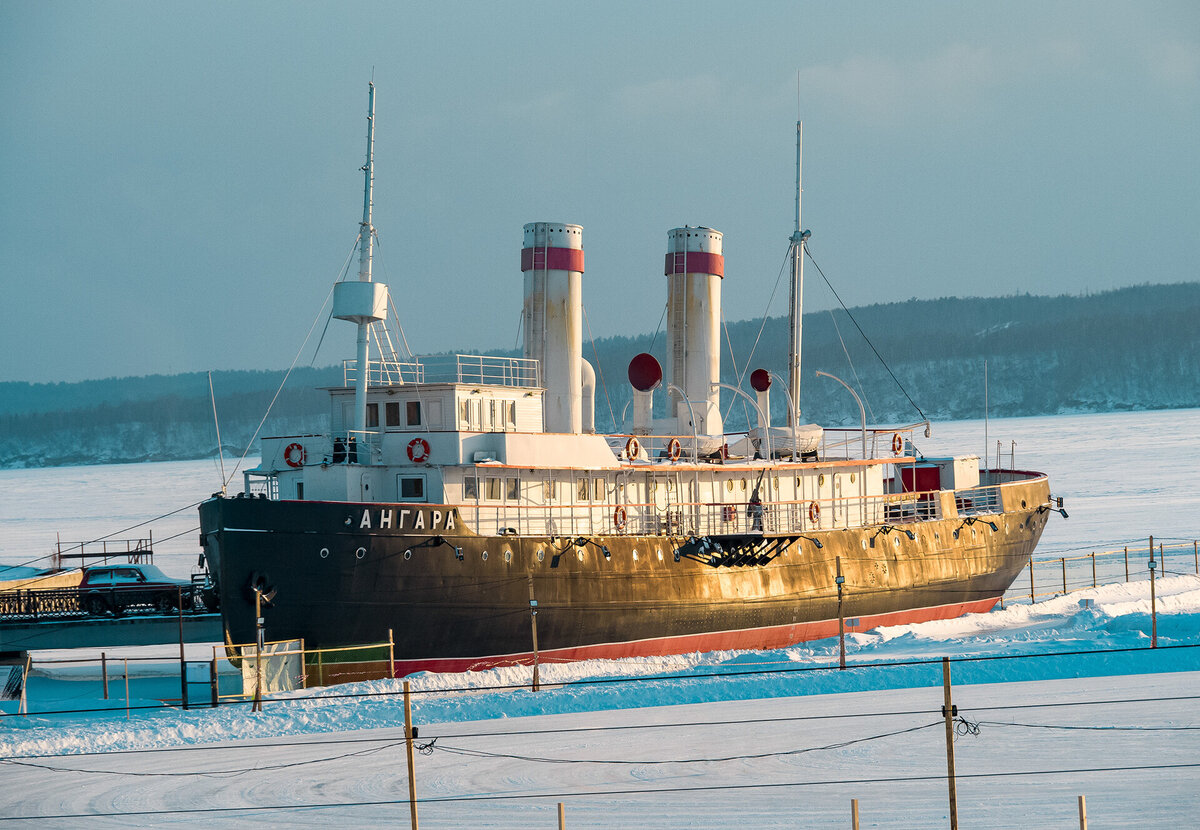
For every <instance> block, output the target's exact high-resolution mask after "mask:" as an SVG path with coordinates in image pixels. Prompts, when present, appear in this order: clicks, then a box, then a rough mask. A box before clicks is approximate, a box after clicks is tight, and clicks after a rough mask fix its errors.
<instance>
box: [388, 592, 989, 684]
mask: <svg viewBox="0 0 1200 830" xmlns="http://www.w3.org/2000/svg"><path fill="white" fill-rule="evenodd" d="M999 601H1000V597H989V598H987V599H980V600H974V601H972V602H958V603H952V604H950V605H935V606H931V607H928V608H910V609H908V610H905V611H892V612H889V613H887V614H875V615H873V616H869V617H851V618H848V622H847V624H846V632H847V633H852V632H860V631H870V630H871V629H873V628H879V627H881V626H885V625H911V624H912V623H920V622H928V621H930V620H949V619H953V618H954V617H961V616H962V615H964V614H975V613H985V612H987V611H991V610H992V608H993V607H994V606H995V605H996V603H997V602H999ZM853 620H857V623H855V624H853V625H851V624H850V621H853ZM837 633H838V621H837V620H836V619H831V620H816V621H814V622H806V623H794V624H792V625H778V626H771V627H768V628H747V629H742V630H739V631H713V632H708V633H705V634H686V635H683V636H679V637H656V638H653V639H648V640H634V641H632V642H627V643H600V644H598V645H592V646H578V647H575V648H560V649H547V650H545V651H539V652H538V662H540V663H572V662H575V661H577V660H618V659H623V658H628V657H663V656H666V655H670V654H691V653H693V652H697V651H701V652H703V651H732V650H738V649H762V650H768V649H774V648H786V647H787V646H793V645H795V644H796V643H803V642H807V641H809V640H823V639H825V638H827V637H836V636H837ZM532 663H533V652H526V653H523V654H502V655H496V656H492V657H453V658H447V659H442V660H438V659H427V660H396V661H395V669H396V675H395V676H396V677H403V676H404V675H407V674H412V673H414V672H419V671H429V672H464V671H482V670H484V669H492V668H496V667H498V666H516V665H530V664H532Z"/></svg>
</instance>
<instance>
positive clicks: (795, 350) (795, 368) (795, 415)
mask: <svg viewBox="0 0 1200 830" xmlns="http://www.w3.org/2000/svg"><path fill="white" fill-rule="evenodd" d="M803 145H804V122H803V121H797V122H796V224H795V226H794V229H793V230H792V238H791V256H792V290H791V302H790V304H789V305H788V318H789V322H790V323H791V326H790V331H789V337H788V392H790V393H791V396H792V407H793V409H792V411H790V412H788V425H789V426H793V427H794V426H797V425H798V424H799V423H800V330H801V327H802V325H803V317H804V242H805V240H807V239H808V237H809V236H811V235H812V233H811V232H810V231H802V230H800V196H801V194H802V193H803V192H804V190H803V188H802V187H801V185H800V172H801V166H802V165H801V161H802V158H803Z"/></svg>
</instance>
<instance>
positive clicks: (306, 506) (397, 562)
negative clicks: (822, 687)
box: [200, 477, 1048, 674]
mask: <svg viewBox="0 0 1200 830" xmlns="http://www.w3.org/2000/svg"><path fill="white" fill-rule="evenodd" d="M1005 489H1006V491H1007V492H1008V498H1007V501H1008V502H1011V503H1012V507H1011V508H1008V509H1005V508H1004V507H1003V506H1002V507H1001V508H1000V509H999V510H998V512H996V513H994V514H991V515H989V516H986V517H982V518H980V517H967V518H964V517H957V516H955V517H944V518H941V519H937V520H930V521H920V522H911V523H908V524H905V525H903V528H898V527H893V526H886V525H885V526H882V527H880V526H874V527H859V528H843V529H835V530H825V531H820V532H815V533H812V534H809V535H807V536H783V535H773V534H742V535H739V536H736V537H722V538H720V539H705V540H697V539H695V538H694V537H692V538H689V537H685V536H668V535H661V536H634V535H622V534H613V535H605V536H595V537H589V538H576V537H548V536H522V535H516V534H512V535H501V536H480V535H477V534H475V533H474V532H472V530H471V529H469V528H468V527H466V526H465V524H464V521H463V519H462V517H461V516H460V515H459V513H458V511H457V509H456V508H454V507H452V506H440V505H426V504H422V505H416V504H377V503H342V502H311V501H274V500H267V499H258V498H232V499H230V498H214V499H211V500H209V501H207V502H205V503H204V504H203V505H202V506H201V508H200V517H201V534H202V539H203V544H204V549H205V552H206V555H207V557H208V560H209V565H210V568H211V569H212V570H213V572H214V575H215V577H216V580H217V583H218V588H219V591H220V595H221V613H222V616H223V620H224V626H225V633H226V641H227V642H229V643H233V644H248V643H253V642H254V641H255V637H256V627H255V602H254V600H255V595H254V590H253V588H252V586H253V585H258V586H259V587H260V588H269V589H271V590H273V591H274V597H273V599H272V601H271V603H270V604H269V605H268V606H267V607H266V610H265V611H264V614H263V616H264V618H265V633H266V636H267V638H268V639H271V640H279V639H296V638H301V639H303V640H304V643H305V646H306V648H313V649H316V648H335V647H341V646H353V645H361V644H364V643H377V642H380V641H386V640H387V639H388V637H389V635H390V637H391V638H392V640H393V642H394V665H393V671H394V672H395V673H396V674H406V673H409V672H412V671H419V670H426V669H428V670H467V669H479V668H486V667H489V666H496V665H503V664H512V663H522V662H529V661H530V660H531V659H532V656H533V651H534V647H533V640H532V625H531V614H530V611H531V599H533V600H534V601H536V609H537V618H536V627H537V638H538V656H539V659H540V660H542V661H543V662H545V661H550V660H575V659H584V658H592V657H609V658H615V657H628V656H650V655H661V654H675V653H687V652H692V651H709V650H717V649H725V648H779V647H783V646H786V645H791V644H793V643H797V642H801V641H804V640H812V639H818V638H822V637H827V636H831V635H834V634H836V633H837V630H838V621H839V619H841V620H843V621H844V623H845V625H846V628H847V630H848V631H862V630H868V629H870V628H873V627H876V626H878V625H881V624H898V623H904V622H917V621H923V620H929V619H940V618H949V617H954V616H959V615H961V614H963V613H967V612H970V611H985V610H988V609H990V608H991V607H992V606H993V605H994V604H995V603H996V602H997V601H998V600H999V598H1000V596H1001V595H1002V594H1003V593H1004V591H1005V590H1006V589H1007V588H1008V587H1009V586H1010V585H1011V584H1012V582H1013V581H1014V579H1015V578H1016V576H1017V575H1018V574H1019V573H1020V571H1021V570H1022V569H1023V568H1024V567H1025V566H1026V565H1027V564H1028V562H1029V557H1030V555H1031V553H1032V552H1033V549H1034V547H1035V545H1036V544H1037V541H1038V539H1039V538H1040V536H1041V533H1042V529H1043V528H1044V526H1045V521H1046V515H1047V513H1046V510H1045V508H1044V507H1042V508H1040V509H1039V508H1038V507H1037V505H1044V504H1045V503H1046V501H1047V499H1048V489H1047V485H1046V481H1045V478H1044V477H1042V478H1037V479H1034V480H1031V481H1029V482H1027V483H1019V484H1009V485H1006V488H1005ZM1018 505H1019V506H1018ZM993 525H994V526H995V528H994V529H993ZM910 533H911V535H912V537H913V538H909V534H910ZM818 543H819V546H818ZM839 569H840V572H841V574H842V575H843V576H844V580H845V581H844V585H843V590H842V598H841V600H840V602H839V597H838V590H837V583H836V578H837V575H838V572H839Z"/></svg>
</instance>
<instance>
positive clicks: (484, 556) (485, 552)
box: [483, 550, 487, 562]
mask: <svg viewBox="0 0 1200 830" xmlns="http://www.w3.org/2000/svg"><path fill="white" fill-rule="evenodd" d="M483 561H484V562H486V561H487V551H486V550H485V551H484V552H483Z"/></svg>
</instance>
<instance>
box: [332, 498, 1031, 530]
mask: <svg viewBox="0 0 1200 830" xmlns="http://www.w3.org/2000/svg"><path fill="white" fill-rule="evenodd" d="M1021 506H1022V507H1024V506H1025V504H1024V502H1022V504H1021ZM353 523H354V517H353V516H347V517H346V521H345V522H344V524H345V525H346V527H350V525H351V524H353Z"/></svg>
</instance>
